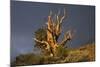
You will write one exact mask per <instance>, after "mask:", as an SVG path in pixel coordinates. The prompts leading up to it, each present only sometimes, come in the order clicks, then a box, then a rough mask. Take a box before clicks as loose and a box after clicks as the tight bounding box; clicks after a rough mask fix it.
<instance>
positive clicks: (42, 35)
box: [35, 28, 47, 53]
mask: <svg viewBox="0 0 100 67" xmlns="http://www.w3.org/2000/svg"><path fill="white" fill-rule="evenodd" d="M35 38H36V39H38V40H39V41H42V40H43V41H46V40H47V33H46V28H39V29H38V30H37V31H36V32H35ZM35 47H37V48H38V49H40V50H41V51H42V53H45V49H44V48H45V47H46V45H44V44H40V43H38V42H36V44H35Z"/></svg>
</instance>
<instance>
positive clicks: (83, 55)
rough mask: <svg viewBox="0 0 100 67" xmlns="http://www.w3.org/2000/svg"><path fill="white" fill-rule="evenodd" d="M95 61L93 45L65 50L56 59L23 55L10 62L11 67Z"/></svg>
mask: <svg viewBox="0 0 100 67" xmlns="http://www.w3.org/2000/svg"><path fill="white" fill-rule="evenodd" d="M86 61H95V44H86V45H85V46H81V47H80V48H75V49H69V48H68V49H66V51H63V50H62V51H60V52H59V54H58V56H57V57H50V56H44V55H35V54H33V53H31V54H25V55H20V56H17V57H16V60H15V61H14V62H12V66H20V65H39V64H54V63H71V62H86Z"/></svg>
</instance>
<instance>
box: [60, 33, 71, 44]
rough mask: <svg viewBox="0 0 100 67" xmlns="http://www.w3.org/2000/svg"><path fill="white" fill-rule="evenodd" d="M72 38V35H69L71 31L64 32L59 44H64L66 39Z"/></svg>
mask: <svg viewBox="0 0 100 67" xmlns="http://www.w3.org/2000/svg"><path fill="white" fill-rule="evenodd" d="M71 39H72V35H71V31H68V32H66V33H65V35H64V39H63V40H62V42H61V43H60V45H63V46H64V45H65V44H66V42H67V41H69V40H71Z"/></svg>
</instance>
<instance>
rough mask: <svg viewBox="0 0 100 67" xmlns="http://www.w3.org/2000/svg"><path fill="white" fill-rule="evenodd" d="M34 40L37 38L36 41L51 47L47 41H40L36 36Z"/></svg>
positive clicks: (48, 47)
mask: <svg viewBox="0 0 100 67" xmlns="http://www.w3.org/2000/svg"><path fill="white" fill-rule="evenodd" d="M34 40H35V41H36V42H38V43H41V44H45V45H46V46H47V47H46V49H50V45H49V44H48V42H47V41H40V40H38V39H36V38H34Z"/></svg>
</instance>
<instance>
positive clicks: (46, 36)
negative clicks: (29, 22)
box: [34, 9, 72, 56]
mask: <svg viewBox="0 0 100 67" xmlns="http://www.w3.org/2000/svg"><path fill="white" fill-rule="evenodd" d="M66 17H67V15H66V11H65V9H64V15H63V16H60V11H58V15H55V18H56V19H55V20H54V18H52V11H50V15H49V16H48V21H47V23H46V25H47V27H46V28H45V29H39V30H38V31H36V32H35V33H36V35H35V36H36V37H35V38H34V40H35V42H36V45H37V44H39V46H42V47H43V46H45V48H42V47H40V48H42V49H44V50H45V51H49V52H50V56H56V51H57V47H58V46H63V47H64V45H65V44H66V42H68V41H69V40H71V39H72V33H71V31H67V32H66V33H65V34H64V38H63V40H62V41H61V42H60V43H59V42H58V38H59V36H60V35H61V32H62V27H61V26H62V22H63V20H64V19H65V18H66ZM38 34H39V35H38Z"/></svg>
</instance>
